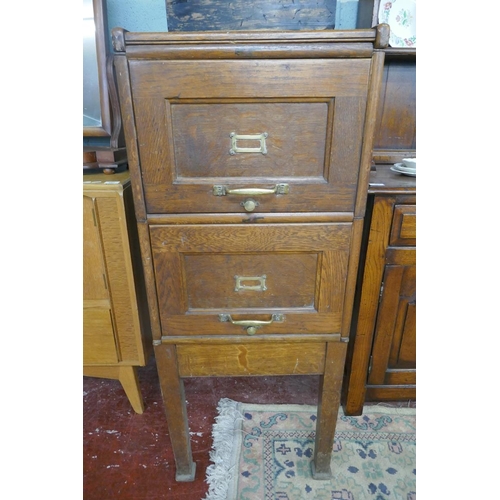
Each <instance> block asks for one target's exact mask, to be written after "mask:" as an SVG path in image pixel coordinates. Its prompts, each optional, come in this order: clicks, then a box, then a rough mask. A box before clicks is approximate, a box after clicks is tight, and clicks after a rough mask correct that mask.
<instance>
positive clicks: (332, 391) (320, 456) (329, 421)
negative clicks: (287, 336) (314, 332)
mask: <svg viewBox="0 0 500 500" xmlns="http://www.w3.org/2000/svg"><path fill="white" fill-rule="evenodd" d="M346 352H347V342H328V344H327V347H326V357H325V371H324V374H323V375H322V376H321V380H320V390H319V401H318V420H317V421H316V444H315V448H314V459H313V464H312V475H313V478H314V479H329V478H331V477H332V470H331V467H330V462H331V459H332V450H333V440H334V437H335V428H336V426H337V415H338V412H339V406H340V393H341V389H342V379H343V375H344V363H345V356H346Z"/></svg>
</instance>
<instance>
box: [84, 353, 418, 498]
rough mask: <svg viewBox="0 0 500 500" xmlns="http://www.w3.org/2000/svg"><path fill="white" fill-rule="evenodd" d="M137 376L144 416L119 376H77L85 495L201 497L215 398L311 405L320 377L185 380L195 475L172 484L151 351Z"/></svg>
mask: <svg viewBox="0 0 500 500" xmlns="http://www.w3.org/2000/svg"><path fill="white" fill-rule="evenodd" d="M139 380H140V385H141V390H142V395H143V399H144V406H145V410H144V413H143V414H142V415H138V414H136V413H135V412H134V411H133V410H132V407H131V406H130V404H129V402H128V400H127V398H126V396H125V393H124V391H123V389H122V387H121V385H120V383H119V382H118V381H116V380H107V379H97V378H88V377H84V379H83V389H84V403H83V408H84V414H83V421H84V429H83V449H84V457H83V491H84V496H83V498H84V500H143V499H144V500H146V499H147V500H162V499H168V500H178V499H188V500H202V499H203V498H204V497H205V495H206V492H207V491H208V485H207V484H206V483H205V471H206V468H207V466H208V465H209V464H210V461H209V451H210V449H211V446H212V438H211V430H212V425H213V423H214V419H215V416H216V408H217V403H218V401H219V400H220V399H221V398H223V397H227V398H231V399H234V400H237V401H242V402H249V403H250V402H252V403H298V404H313V405H314V404H317V397H318V384H319V377H317V376H293V377H237V378H195V379H186V380H185V391H186V400H187V403H188V404H187V409H188V419H189V427H190V432H191V445H192V451H193V460H194V461H195V462H196V477H195V480H194V481H193V482H190V483H178V482H176V481H175V463H174V458H173V454H172V450H171V447H170V440H169V437H168V428H167V422H166V419H165V414H164V410H163V402H162V400H161V394H160V388H159V383H158V375H157V372H156V364H155V360H154V358H151V359H150V361H149V363H148V365H147V366H146V367H143V368H140V369H139ZM403 404H405V403H398V405H403ZM406 404H407V403H406ZM412 405H413V403H412Z"/></svg>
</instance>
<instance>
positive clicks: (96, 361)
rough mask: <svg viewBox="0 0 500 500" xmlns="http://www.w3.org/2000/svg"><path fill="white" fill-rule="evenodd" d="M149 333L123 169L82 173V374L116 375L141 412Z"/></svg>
mask: <svg viewBox="0 0 500 500" xmlns="http://www.w3.org/2000/svg"><path fill="white" fill-rule="evenodd" d="M150 353H151V331H150V327H149V318H148V312H147V304H146V294H145V288H144V279H143V276H142V266H141V261H140V249H139V243H138V239H137V226H136V223H135V218H134V209H133V200H132V192H131V188H130V176H129V173H128V171H125V172H122V173H118V174H114V175H105V174H102V173H101V174H86V175H84V176H83V374H84V375H86V376H91V377H103V378H111V379H117V380H119V381H120V383H121V384H122V386H123V389H124V390H125V393H126V395H127V397H128V399H129V401H130V404H131V405H132V407H133V409H134V411H136V412H137V413H142V412H143V411H144V406H143V401H142V395H141V390H140V387H139V382H138V377H137V367H139V366H144V365H145V364H146V363H147V360H148V356H149V355H150Z"/></svg>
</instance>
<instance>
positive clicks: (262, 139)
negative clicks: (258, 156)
mask: <svg viewBox="0 0 500 500" xmlns="http://www.w3.org/2000/svg"><path fill="white" fill-rule="evenodd" d="M268 135H269V134H268V133H267V132H263V133H262V134H237V133H236V132H231V133H230V134H229V137H230V138H231V149H230V150H229V154H230V155H235V154H238V153H262V154H263V155H265V154H267V147H266V139H267V137H268ZM238 141H259V143H260V144H259V146H258V147H254V148H249V147H239V146H238Z"/></svg>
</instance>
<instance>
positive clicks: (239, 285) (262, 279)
mask: <svg viewBox="0 0 500 500" xmlns="http://www.w3.org/2000/svg"><path fill="white" fill-rule="evenodd" d="M266 278H267V276H266V275H265V274H263V275H262V276H235V277H234V279H235V280H236V285H235V287H234V291H235V292H239V291H240V290H256V291H259V292H264V291H265V290H267V286H266ZM243 281H258V282H259V284H258V285H245V284H243Z"/></svg>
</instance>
